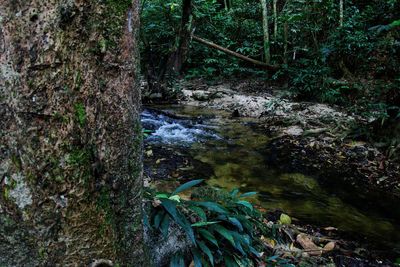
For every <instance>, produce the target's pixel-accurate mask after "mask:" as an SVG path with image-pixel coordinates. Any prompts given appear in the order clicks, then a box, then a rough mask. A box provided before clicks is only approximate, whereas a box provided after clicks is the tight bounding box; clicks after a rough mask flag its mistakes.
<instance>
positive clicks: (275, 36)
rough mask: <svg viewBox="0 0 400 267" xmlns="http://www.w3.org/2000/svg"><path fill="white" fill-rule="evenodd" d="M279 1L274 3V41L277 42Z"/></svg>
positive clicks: (275, 0)
mask: <svg viewBox="0 0 400 267" xmlns="http://www.w3.org/2000/svg"><path fill="white" fill-rule="evenodd" d="M277 5H278V0H274V2H273V6H274V7H273V10H274V41H275V42H276V40H277V38H278V11H277Z"/></svg>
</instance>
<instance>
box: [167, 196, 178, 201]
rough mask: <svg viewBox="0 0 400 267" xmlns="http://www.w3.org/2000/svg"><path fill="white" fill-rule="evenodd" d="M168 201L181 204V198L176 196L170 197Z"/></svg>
mask: <svg viewBox="0 0 400 267" xmlns="http://www.w3.org/2000/svg"><path fill="white" fill-rule="evenodd" d="M168 199H170V200H173V201H176V202H181V197H180V196H178V195H172V196H170V197H169V198H168Z"/></svg>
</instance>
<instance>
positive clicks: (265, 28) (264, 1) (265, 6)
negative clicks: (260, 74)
mask: <svg viewBox="0 0 400 267" xmlns="http://www.w3.org/2000/svg"><path fill="white" fill-rule="evenodd" d="M260 1H261V8H262V17H263V31H264V55H265V63H266V64H269V63H270V62H271V53H270V41H269V26H268V4H267V0H260Z"/></svg>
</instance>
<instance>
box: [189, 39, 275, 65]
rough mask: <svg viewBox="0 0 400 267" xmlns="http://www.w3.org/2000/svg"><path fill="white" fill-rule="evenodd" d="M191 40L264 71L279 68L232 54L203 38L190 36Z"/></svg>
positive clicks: (232, 52)
mask: <svg viewBox="0 0 400 267" xmlns="http://www.w3.org/2000/svg"><path fill="white" fill-rule="evenodd" d="M192 38H193V40H195V41H197V42H199V43H201V44H204V45H206V46H208V47H211V48H214V49H217V50H219V51H222V52H224V53H226V54H228V55H231V56H234V57H237V58H239V59H241V60H244V61H247V62H250V63H252V64H254V65H256V66H259V67H262V68H264V69H268V70H277V69H278V68H279V66H277V65H269V64H266V63H264V62H262V61H258V60H255V59H252V58H249V57H246V56H244V55H242V54H239V53H237V52H234V51H232V50H229V49H227V48H225V47H222V46H220V45H217V44H214V43H213V42H210V41H208V40H205V39H203V38H200V37H198V36H195V35H192Z"/></svg>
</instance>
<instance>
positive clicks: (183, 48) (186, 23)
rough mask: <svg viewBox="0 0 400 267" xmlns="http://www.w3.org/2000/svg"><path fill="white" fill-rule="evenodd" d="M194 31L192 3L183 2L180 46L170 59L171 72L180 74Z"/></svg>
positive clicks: (184, 0) (188, 1)
mask: <svg viewBox="0 0 400 267" xmlns="http://www.w3.org/2000/svg"><path fill="white" fill-rule="evenodd" d="M191 29H192V1H191V0H182V19H181V28H180V31H179V38H178V45H177V48H176V49H175V51H174V52H173V53H172V55H171V57H170V59H169V64H168V65H169V66H168V67H167V68H168V69H169V71H172V72H173V73H176V74H180V73H181V71H182V66H183V64H184V63H185V61H186V59H187V55H188V52H189V45H190V35H191Z"/></svg>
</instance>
